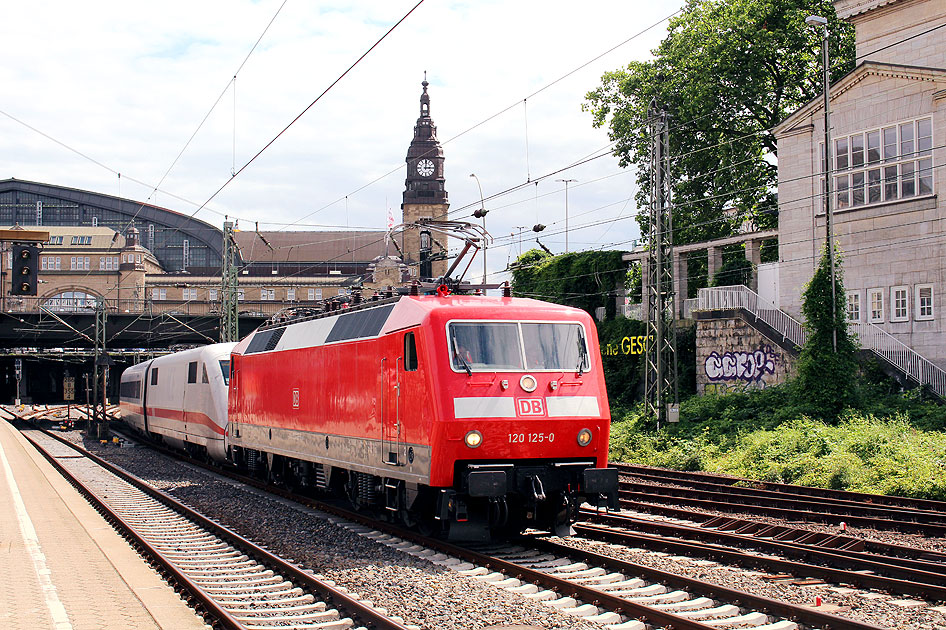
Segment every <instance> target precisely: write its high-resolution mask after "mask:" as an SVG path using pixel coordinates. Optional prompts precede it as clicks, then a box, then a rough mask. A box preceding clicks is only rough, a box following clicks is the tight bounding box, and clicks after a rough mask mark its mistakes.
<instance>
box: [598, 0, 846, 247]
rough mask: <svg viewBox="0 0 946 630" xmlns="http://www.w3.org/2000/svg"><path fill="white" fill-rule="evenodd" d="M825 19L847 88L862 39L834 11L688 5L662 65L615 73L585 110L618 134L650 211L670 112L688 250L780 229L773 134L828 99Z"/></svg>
mask: <svg viewBox="0 0 946 630" xmlns="http://www.w3.org/2000/svg"><path fill="white" fill-rule="evenodd" d="M813 13H816V14H818V15H822V16H824V17H826V18H827V19H828V27H829V29H830V32H831V35H832V37H831V40H830V51H829V53H830V58H831V62H832V67H831V75H832V76H833V77H835V78H838V77H840V76H842V75H843V74H844V73H846V72H848V71H849V70H850V69H852V68H853V67H854V54H855V53H854V29H853V27H852V26H851V25H849V24H847V23H844V22H840V21H838V19H837V17H836V16H835V11H834V7H833V5H832V3H831V1H830V0H688V2H687V3H686V6H685V7H684V9H683V11H682V13H681V14H680V15H678V16H677V17H675V18H673V19H672V20H671V21H670V25H669V34H668V35H667V37H666V39H664V40H663V41H662V42H661V44H660V46H659V47H658V48H657V49H656V50H654V51H653V53H654V59H653V60H651V61H644V62H637V61H635V62H632V63H631V64H629V65H628V66H627V68H626V69H621V70H616V71H613V72H608V73H606V74H605V75H604V76H603V77H602V80H601V85H600V86H599V87H598V88H596V89H594V90H592V91H590V92H588V94H587V95H586V102H585V104H584V108H585V109H586V110H588V111H590V112H591V113H592V115H593V124H594V125H595V126H596V127H600V126H605V125H607V126H608V127H609V129H610V132H609V134H610V137H611V139H612V140H614V141H615V142H616V146H615V154H616V155H617V156H618V157H620V159H621V164H622V166H628V165H631V164H633V165H635V166H636V167H637V169H638V185H639V188H638V191H639V192H638V195H637V198H638V204H639V205H640V206H642V207H643V206H646V204H647V195H648V191H649V190H650V181H649V174H648V168H649V162H650V142H651V140H650V134H651V130H650V129H649V124H650V123H649V121H650V118H651V114H650V111H649V109H650V106H651V103H652V102H653V103H656V104H657V105H658V106H660V107H664V108H666V110H667V111H668V113H669V115H670V120H669V128H670V154H671V156H674V160H673V162H672V166H671V181H673V182H674V184H673V199H674V203H675V209H674V216H673V224H674V228H675V234H674V241H675V242H676V243H677V244H683V243H691V242H696V241H700V240H708V239H711V238H719V237H723V236H729V235H731V234H733V233H735V231H736V230H737V229H738V228H739V226H741V225H742V224H743V223H744V221H746V220H750V221H752V222H754V223H755V225H756V226H757V227H758V228H760V229H762V228H768V227H773V226H774V225H775V224H776V217H777V213H776V203H775V183H776V180H777V176H776V166H775V163H774V160H772V159H770V158H772V157H775V156H776V154H777V146H776V141H775V138H774V136H773V135H772V134H771V132H770V131H769V130H770V129H772V128H773V127H775V126H776V125H777V124H778V123H780V122H781V121H782V120H784V119H785V118H786V116H787V115H788V114H789V113H790V112H792V111H794V110H795V109H797V108H798V107H800V106H801V105H803V104H805V103H807V102H808V101H810V100H812V99H813V98H815V97H816V96H817V95H818V94H819V93H820V92H821V89H822V87H821V54H820V50H821V47H820V43H821V34H820V32H819V31H817V30H815V29H812V28H810V27H808V26H807V25H806V24H805V17H806V16H808V15H811V14H813ZM639 220H640V221H642V226H643V220H644V219H643V218H642V219H639ZM642 232H643V233H645V234H646V230H643V229H642Z"/></svg>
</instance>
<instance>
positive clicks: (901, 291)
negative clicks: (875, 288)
mask: <svg viewBox="0 0 946 630" xmlns="http://www.w3.org/2000/svg"><path fill="white" fill-rule="evenodd" d="M899 297H902V298H903V309H902V311H901V310H900V307H899V305H898V298H899ZM898 311H900V314H898ZM909 319H910V287H908V286H906V285H900V286H896V287H890V321H891V322H905V321H908V320H909Z"/></svg>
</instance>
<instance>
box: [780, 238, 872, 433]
mask: <svg viewBox="0 0 946 630" xmlns="http://www.w3.org/2000/svg"><path fill="white" fill-rule="evenodd" d="M802 297H803V302H802V313H803V314H804V315H805V330H806V332H807V333H808V339H807V340H806V341H805V347H804V348H802V350H801V354H800V355H799V357H798V368H797V369H798V375H797V376H796V378H795V380H794V385H795V387H796V388H798V390H799V391H800V392H804V396H803V397H804V399H805V400H807V401H808V403H809V405H810V408H809V412H810V413H811V414H812V415H815V416H817V417H820V418H833V417H836V416H837V415H838V414H839V413H840V412H841V410H842V409H844V408H845V407H848V406H850V405H853V404H854V403H855V402H856V397H857V388H856V386H857V379H856V378H855V377H856V376H857V373H858V366H857V344H856V343H855V342H854V339H853V338H852V337H851V335H850V333H849V332H848V327H847V320H846V318H845V307H844V281H843V273H842V271H841V258H840V256H838V255H836V256H835V277H834V302H833V305H832V279H831V266H830V262H829V257H828V249H827V247H826V248H825V250H824V252H823V253H822V256H821V262H820V263H819V264H818V268H817V269H815V274H814V275H813V276H812V278H811V280H810V281H809V283H808V286H807V287H806V288H805V292H804V293H803V294H802ZM835 340H836V344H835ZM835 345H837V348H836V349H835Z"/></svg>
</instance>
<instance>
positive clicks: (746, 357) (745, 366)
mask: <svg viewBox="0 0 946 630" xmlns="http://www.w3.org/2000/svg"><path fill="white" fill-rule="evenodd" d="M778 360H779V356H778V355H777V354H775V353H773V352H772V348H771V347H770V346H761V347H760V348H759V349H758V350H755V351H750V352H726V353H725V354H723V355H720V354H719V353H718V352H713V353H712V354H710V355H709V356H708V357H706V361H705V363H704V364H703V369H704V370H705V372H706V376H707V377H708V378H709V380H711V381H745V382H746V383H752V382H761V381H762V377H763V376H765V375H766V374H775V365H776V363H778Z"/></svg>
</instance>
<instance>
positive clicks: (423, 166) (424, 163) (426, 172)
mask: <svg viewBox="0 0 946 630" xmlns="http://www.w3.org/2000/svg"><path fill="white" fill-rule="evenodd" d="M417 173H418V175H420V176H421V177H430V176H431V175H433V174H434V163H433V162H431V161H430V160H427V159H423V160H420V161H418V162H417Z"/></svg>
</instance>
